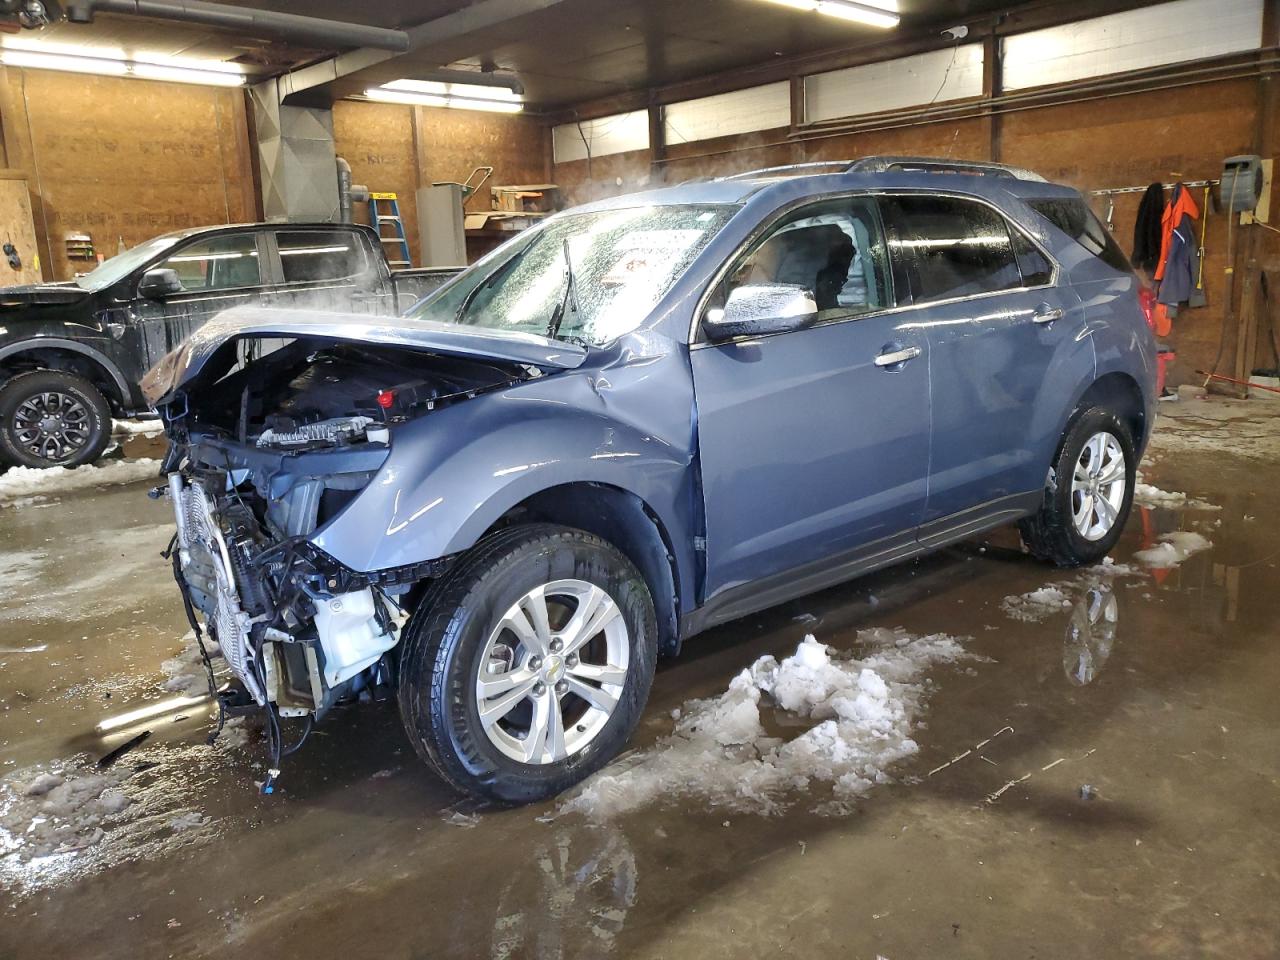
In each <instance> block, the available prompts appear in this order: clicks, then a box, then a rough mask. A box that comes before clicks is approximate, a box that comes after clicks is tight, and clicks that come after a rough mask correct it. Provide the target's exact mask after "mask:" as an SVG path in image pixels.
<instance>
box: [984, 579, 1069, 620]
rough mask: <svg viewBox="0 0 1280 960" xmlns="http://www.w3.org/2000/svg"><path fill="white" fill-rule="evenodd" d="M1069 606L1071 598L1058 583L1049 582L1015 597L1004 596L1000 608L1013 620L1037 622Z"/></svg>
mask: <svg viewBox="0 0 1280 960" xmlns="http://www.w3.org/2000/svg"><path fill="white" fill-rule="evenodd" d="M1070 606H1071V598H1070V597H1069V596H1068V595H1067V592H1066V590H1065V589H1063V586H1062V585H1060V584H1052V583H1051V584H1049V585H1048V586H1044V587H1040V588H1039V589H1037V590H1032V591H1030V592H1029V593H1024V594H1022V595H1021V596H1017V597H1005V598H1004V599H1003V600H1001V601H1000V609H1001V610H1003V611H1004V612H1005V615H1006V616H1008V617H1009V618H1011V619H1013V620H1021V621H1022V622H1023V623H1039V622H1040V621H1041V620H1046V619H1048V618H1049V617H1051V616H1053V615H1054V614H1055V613H1060V612H1062V610H1063V609H1064V608H1066V607H1070Z"/></svg>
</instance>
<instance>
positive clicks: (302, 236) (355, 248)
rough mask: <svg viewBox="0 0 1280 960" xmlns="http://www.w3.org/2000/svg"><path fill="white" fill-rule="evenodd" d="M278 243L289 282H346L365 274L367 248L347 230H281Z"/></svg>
mask: <svg viewBox="0 0 1280 960" xmlns="http://www.w3.org/2000/svg"><path fill="white" fill-rule="evenodd" d="M276 244H277V246H279V248H280V269H281V270H282V271H283V272H284V280H285V283H298V282H300V281H314V280H344V279H346V278H348V277H354V276H358V275H359V274H361V273H363V272H364V248H363V247H362V246H361V245H360V242H359V240H357V239H356V237H355V235H354V234H351V233H347V232H346V231H345V230H299V231H281V232H280V233H277V234H276Z"/></svg>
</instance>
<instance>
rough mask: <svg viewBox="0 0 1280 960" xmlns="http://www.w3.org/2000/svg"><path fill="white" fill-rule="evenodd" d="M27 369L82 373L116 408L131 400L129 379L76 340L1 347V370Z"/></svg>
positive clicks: (44, 339)
mask: <svg viewBox="0 0 1280 960" xmlns="http://www.w3.org/2000/svg"><path fill="white" fill-rule="evenodd" d="M28 369H30V370H62V371H64V372H66V373H74V374H76V375H77V376H82V377H84V378H85V379H86V380H88V381H89V382H90V383H92V384H93V385H94V386H95V387H97V388H98V389H99V390H100V391H102V395H103V396H104V397H106V398H107V402H108V403H110V404H111V405H113V406H115V407H117V408H118V409H119V411H124V410H125V409H126V408H128V406H129V405H130V403H131V397H132V394H131V391H130V389H129V382H128V381H127V380H126V379H125V377H124V374H123V373H121V371H120V368H119V367H117V366H116V365H115V364H114V363H113V362H112V361H111V359H110V358H108V357H107V356H106V355H104V354H103V353H101V352H100V351H98V350H95V349H94V348H93V347H90V346H86V345H85V344H83V343H77V342H76V341H75V340H65V339H62V338H60V337H41V338H40V339H37V340H22V341H19V342H17V343H10V344H6V345H5V346H3V347H0V370H5V371H6V372H9V373H20V372H25V371H26V370H28Z"/></svg>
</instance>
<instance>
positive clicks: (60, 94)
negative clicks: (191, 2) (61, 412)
mask: <svg viewBox="0 0 1280 960" xmlns="http://www.w3.org/2000/svg"><path fill="white" fill-rule="evenodd" d="M3 74H4V76H3V77H0V85H2V86H3V87H4V92H3V97H2V98H0V113H2V114H3V121H4V127H5V146H6V152H7V153H8V154H9V156H8V157H7V160H8V166H10V167H14V168H18V169H22V170H25V171H26V172H27V174H28V182H29V183H30V185H31V187H32V190H33V193H34V194H35V195H36V196H35V203H34V204H33V206H34V215H35V222H36V229H37V232H38V233H39V234H40V237H41V243H42V246H43V249H42V254H43V256H42V259H43V260H44V261H45V272H46V276H48V277H49V278H51V279H58V280H65V279H68V278H70V277H71V276H72V275H73V274H74V273H75V272H76V271H84V270H87V269H89V268H90V267H92V266H93V264H92V263H85V262H83V261H75V262H74V263H73V262H71V261H68V259H67V257H66V247H65V244H64V239H63V238H64V236H65V234H67V233H72V232H74V233H88V234H90V235H91V236H92V237H93V241H94V244H95V246H96V248H97V250H98V252H100V253H103V254H105V255H107V256H111V255H113V254H114V253H115V252H116V249H117V247H118V245H119V243H120V241H121V239H123V241H124V244H125V245H126V246H129V247H132V246H134V245H136V244H138V243H141V242H143V241H144V240H147V239H149V238H150V237H154V236H156V235H157V234H161V233H165V232H167V231H169V230H175V229H179V228H182V227H192V226H202V225H206V224H223V223H235V222H240V221H245V220H253V219H256V216H257V214H256V204H255V200H254V191H253V184H252V173H251V170H250V167H249V154H248V134H247V128H246V124H245V117H244V101H243V97H242V94H241V92H240V91H238V90H226V89H221V88H216V87H201V86H192V85H189V84H175V83H159V82H153V81H147V80H133V79H122V78H119V77H94V76H87V75H79V74H71V73H57V72H53V71H47V70H19V69H7V70H4V71H3Z"/></svg>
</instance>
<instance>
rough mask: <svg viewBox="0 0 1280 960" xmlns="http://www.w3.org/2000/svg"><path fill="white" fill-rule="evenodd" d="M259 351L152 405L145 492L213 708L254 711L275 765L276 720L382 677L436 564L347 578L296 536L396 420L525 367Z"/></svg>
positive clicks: (323, 512) (343, 498) (515, 375)
mask: <svg viewBox="0 0 1280 960" xmlns="http://www.w3.org/2000/svg"><path fill="white" fill-rule="evenodd" d="M278 342H279V341H277V342H276V343H278ZM268 345H274V344H268ZM263 346H264V344H263V343H261V342H255V341H247V342H246V341H242V342H241V343H240V344H238V347H239V352H238V355H237V357H236V363H235V367H234V369H232V370H231V372H229V373H223V374H222V375H221V376H220V378H218V379H216V380H215V381H214V382H212V383H207V382H206V383H205V384H203V385H201V389H200V390H199V391H190V390H188V391H186V392H184V393H182V394H179V395H176V396H175V397H174V398H173V399H171V400H170V401H169V402H168V403H167V404H165V406H164V409H163V415H164V417H165V419H166V421H167V428H168V433H169V436H170V438H171V440H173V444H172V446H171V449H170V453H169V457H168V460H167V462H166V464H165V470H166V472H167V473H168V484H167V487H166V488H164V489H163V490H162V491H160V492H162V493H163V495H166V496H167V497H168V498H169V499H170V501H171V503H172V506H173V509H174V516H175V520H176V524H177V532H176V534H175V537H174V543H173V546H172V548H171V549H172V550H173V561H174V572H175V577H176V579H177V581H178V583H179V586H180V588H181V589H182V592H183V597H184V600H185V602H186V605H187V612H188V616H189V618H190V620H191V622H192V626H193V629H195V630H196V631H197V636H198V637H199V636H200V635H201V626H200V623H199V619H200V618H202V619H203V622H204V626H205V628H206V629H207V631H208V633H209V634H210V635H211V636H212V638H213V639H214V640H215V641H216V642H217V644H218V647H219V649H220V652H221V654H222V656H223V657H224V658H225V659H226V661H227V664H228V665H229V667H230V669H231V672H232V673H233V674H234V676H235V678H236V680H237V681H238V683H239V685H240V687H242V689H237V690H234V691H232V692H231V693H230V694H229V695H220V696H219V704H220V706H222V707H228V706H231V707H234V706H236V705H237V704H238V705H239V706H242V707H245V708H259V709H265V710H266V711H267V712H268V715H269V717H270V720H271V722H270V724H269V725H268V733H269V738H268V739H269V743H270V744H271V749H272V754H273V756H272V760H273V762H272V764H271V769H272V770H273V771H277V769H278V764H279V758H280V755H281V753H282V752H283V751H282V747H281V742H280V733H279V718H280V717H300V718H307V721H308V724H309V723H310V722H311V721H312V720H313V719H318V718H320V717H323V716H324V714H325V713H326V712H327V711H328V710H329V709H330V708H331V707H333V706H334V705H335V704H336V703H339V702H342V701H344V700H347V699H353V698H367V697H368V696H370V694H371V692H372V691H374V690H375V689H376V688H378V687H379V686H380V685H383V684H386V683H389V682H390V681H391V680H392V679H393V678H394V675H395V670H396V662H395V659H394V657H393V656H391V655H390V652H391V651H392V649H393V648H394V647H395V645H396V643H397V641H398V638H399V632H400V628H401V626H402V625H403V623H404V621H405V619H406V617H407V613H408V608H409V606H410V602H409V601H410V600H411V599H414V598H416V594H415V593H414V590H415V588H417V587H419V586H421V584H422V583H423V581H424V580H428V579H430V578H431V577H433V576H437V575H439V573H440V572H442V571H443V569H445V567H446V566H447V563H448V560H447V558H442V559H440V560H435V561H429V562H426V563H421V564H415V565H413V566H411V567H408V568H400V569H390V570H379V571H374V572H372V573H369V572H365V573H358V572H356V571H352V570H350V569H347V568H346V567H344V566H342V565H341V564H340V563H338V561H336V560H334V559H333V558H332V557H330V556H328V555H327V554H325V553H324V552H323V551H322V550H320V549H319V548H318V547H316V546H315V545H314V544H313V543H312V542H311V540H310V537H311V535H312V534H313V533H315V532H316V531H317V530H318V529H319V528H321V527H322V526H323V525H324V524H325V523H327V522H328V521H329V520H330V519H332V518H333V517H335V516H336V515H337V514H338V513H340V512H341V511H342V509H343V508H344V507H346V506H347V505H348V504H349V503H350V502H351V501H352V500H353V499H354V498H355V497H357V496H358V495H359V493H360V491H361V490H362V489H364V488H365V487H366V486H367V485H368V484H369V482H370V481H371V480H372V479H373V477H374V476H375V475H376V474H377V472H378V470H379V468H380V467H381V466H382V464H383V462H384V461H385V460H386V458H387V456H388V454H389V451H390V447H391V444H392V443H394V442H395V429H396V427H397V426H398V425H399V424H402V423H404V422H406V421H408V420H410V419H416V418H418V417H422V416H426V415H429V414H430V413H431V412H432V411H433V410H436V409H439V408H440V407H442V406H445V405H448V404H454V403H458V402H461V401H464V400H466V399H469V398H470V397H474V396H475V395H477V394H478V393H481V392H485V391H488V390H493V389H497V388H501V387H504V386H507V385H509V384H512V383H517V382H520V381H521V380H525V379H529V378H531V377H535V376H539V375H540V371H538V370H537V369H535V368H530V367H528V366H525V365H521V364H516V363H503V362H482V361H475V360H470V359H466V358H456V357H441V356H438V355H434V354H430V353H424V352H413V351H408V350H404V349H398V348H390V347H369V346H364V345H358V344H352V343H328V344H324V343H316V342H313V341H307V340H303V339H298V340H294V341H292V342H288V343H285V344H283V345H282V346H277V347H276V349H273V350H271V351H270V352H267V353H262V352H260V351H261V350H262V348H263ZM218 373H219V371H217V370H216V369H215V370H212V371H209V372H208V374H209V379H214V378H215V377H218ZM196 397H199V399H198V400H197V399H195V398H196ZM308 729H310V728H309V726H308ZM272 776H273V777H274V776H275V773H273V774H272Z"/></svg>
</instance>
